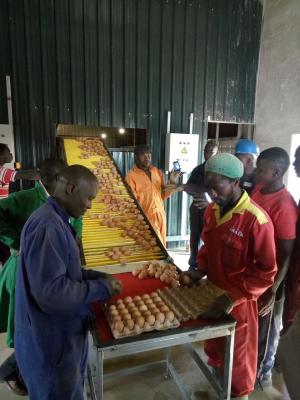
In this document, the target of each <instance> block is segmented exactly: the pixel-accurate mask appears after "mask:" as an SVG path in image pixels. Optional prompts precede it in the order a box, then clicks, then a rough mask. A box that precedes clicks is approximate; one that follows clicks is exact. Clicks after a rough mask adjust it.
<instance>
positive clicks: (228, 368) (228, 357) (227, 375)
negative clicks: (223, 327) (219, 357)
mask: <svg viewBox="0 0 300 400" xmlns="http://www.w3.org/2000/svg"><path fill="white" fill-rule="evenodd" d="M234 333H235V329H234V328H233V329H231V330H230V335H228V336H226V337H225V341H226V346H225V363H224V383H223V393H222V396H221V399H226V400H230V392H231V375H232V365H233V346H234Z"/></svg>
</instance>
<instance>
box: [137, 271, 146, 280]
mask: <svg viewBox="0 0 300 400" xmlns="http://www.w3.org/2000/svg"><path fill="white" fill-rule="evenodd" d="M145 278H147V272H146V271H142V272H140V273H139V279H145Z"/></svg>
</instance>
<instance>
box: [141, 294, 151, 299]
mask: <svg viewBox="0 0 300 400" xmlns="http://www.w3.org/2000/svg"><path fill="white" fill-rule="evenodd" d="M142 298H143V300H146V299H150V296H149V294H143V296H142Z"/></svg>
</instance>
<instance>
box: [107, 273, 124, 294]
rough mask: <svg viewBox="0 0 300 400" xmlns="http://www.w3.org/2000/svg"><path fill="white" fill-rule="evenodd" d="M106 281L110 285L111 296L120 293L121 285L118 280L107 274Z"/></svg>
mask: <svg viewBox="0 0 300 400" xmlns="http://www.w3.org/2000/svg"><path fill="white" fill-rule="evenodd" d="M106 279H107V281H108V283H109V286H110V294H111V296H112V297H113V296H116V295H117V294H119V293H121V291H122V289H123V287H122V284H121V282H120V281H118V280H117V279H115V278H113V277H112V276H110V275H107V278H106Z"/></svg>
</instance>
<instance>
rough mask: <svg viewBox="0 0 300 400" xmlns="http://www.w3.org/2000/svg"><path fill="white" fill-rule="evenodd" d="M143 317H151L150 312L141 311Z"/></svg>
mask: <svg viewBox="0 0 300 400" xmlns="http://www.w3.org/2000/svg"><path fill="white" fill-rule="evenodd" d="M142 314H143V317H148V316H149V315H152V313H151V311H149V310H148V311H143V313H142Z"/></svg>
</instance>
